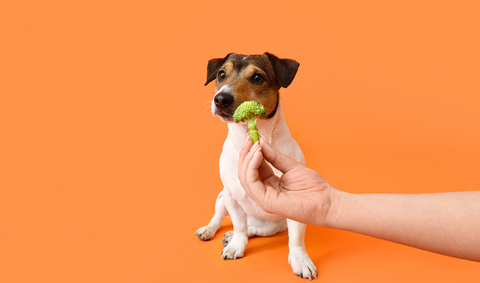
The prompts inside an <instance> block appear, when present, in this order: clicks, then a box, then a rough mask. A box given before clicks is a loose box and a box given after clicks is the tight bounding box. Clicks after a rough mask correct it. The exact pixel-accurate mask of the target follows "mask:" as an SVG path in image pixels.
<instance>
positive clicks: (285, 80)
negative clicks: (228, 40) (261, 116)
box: [205, 53, 300, 122]
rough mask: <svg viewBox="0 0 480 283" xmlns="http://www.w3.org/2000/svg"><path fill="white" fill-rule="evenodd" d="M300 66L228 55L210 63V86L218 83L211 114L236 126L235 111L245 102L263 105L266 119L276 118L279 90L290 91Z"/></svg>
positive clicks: (274, 59) (270, 56) (266, 56)
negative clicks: (233, 117)
mask: <svg viewBox="0 0 480 283" xmlns="http://www.w3.org/2000/svg"><path fill="white" fill-rule="evenodd" d="M299 65H300V64H299V63H298V62H296V61H295V60H291V59H280V58H278V57H277V56H275V55H273V54H270V53H264V54H263V55H248V56H247V55H240V54H235V53H230V54H228V55H227V56H226V57H225V58H215V59H211V60H210V61H208V67H207V82H206V83H205V85H208V84H209V83H210V82H211V81H213V80H215V79H216V80H217V82H216V84H215V97H214V98H213V102H212V113H213V115H217V116H218V117H219V118H220V119H221V120H222V121H225V122H233V119H232V116H233V113H234V112H235V109H237V107H238V106H239V105H240V104H241V103H242V102H244V101H256V102H258V103H261V104H262V105H263V106H264V107H265V110H266V113H267V115H266V116H265V117H266V118H271V117H273V115H275V112H276V110H277V106H278V100H279V97H278V90H279V89H280V87H285V88H286V87H288V86H289V85H290V83H291V82H292V81H293V78H294V77H295V74H296V73H297V70H298V66H299Z"/></svg>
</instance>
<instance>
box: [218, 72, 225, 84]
mask: <svg viewBox="0 0 480 283" xmlns="http://www.w3.org/2000/svg"><path fill="white" fill-rule="evenodd" d="M226 76H227V75H226V74H225V71H220V72H218V75H217V80H218V81H219V82H221V81H223V80H224V79H225V77H226Z"/></svg>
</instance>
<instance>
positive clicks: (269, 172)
mask: <svg viewBox="0 0 480 283" xmlns="http://www.w3.org/2000/svg"><path fill="white" fill-rule="evenodd" d="M260 150H261V149H260ZM258 174H259V177H260V179H261V180H266V179H268V178H270V177H272V176H275V172H274V171H273V169H272V167H270V165H268V163H267V162H266V161H265V159H264V158H263V155H262V163H261V164H260V166H259V167H258Z"/></svg>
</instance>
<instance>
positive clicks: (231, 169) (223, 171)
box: [220, 142, 283, 221]
mask: <svg viewBox="0 0 480 283" xmlns="http://www.w3.org/2000/svg"><path fill="white" fill-rule="evenodd" d="M274 171H275V173H276V174H278V171H277V170H276V169H275V168H274ZM220 177H221V179H222V183H223V184H224V186H225V192H226V193H228V194H230V197H232V198H233V199H235V200H236V201H237V203H238V204H239V205H240V206H241V207H242V208H243V210H244V211H245V212H246V213H247V214H248V215H250V216H253V217H255V218H260V219H265V220H272V221H277V220H280V219H282V218H283V217H280V216H278V215H274V214H269V213H266V212H265V211H263V210H262V209H261V208H260V207H259V206H258V205H257V204H256V203H255V202H254V201H253V200H252V199H251V198H250V197H249V196H248V195H247V193H246V192H245V189H244V188H243V187H242V185H241V184H240V181H239V179H238V153H237V151H236V149H235V148H234V147H233V144H229V143H228V142H226V143H225V145H224V148H223V152H222V155H221V157H220Z"/></svg>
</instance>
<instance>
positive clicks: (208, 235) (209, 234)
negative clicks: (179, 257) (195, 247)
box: [195, 226, 217, 241]
mask: <svg viewBox="0 0 480 283" xmlns="http://www.w3.org/2000/svg"><path fill="white" fill-rule="evenodd" d="M215 232H217V231H215V230H213V229H212V228H210V227H208V226H205V227H202V228H200V229H198V230H197V232H195V234H196V235H197V237H198V238H199V239H200V240H202V241H210V240H211V239H212V238H213V236H215Z"/></svg>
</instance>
